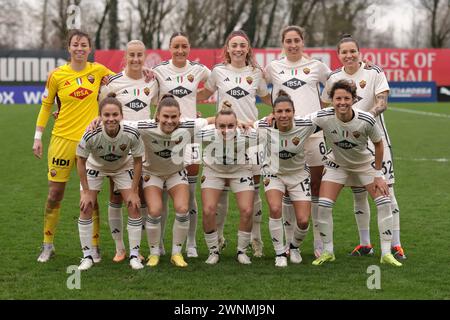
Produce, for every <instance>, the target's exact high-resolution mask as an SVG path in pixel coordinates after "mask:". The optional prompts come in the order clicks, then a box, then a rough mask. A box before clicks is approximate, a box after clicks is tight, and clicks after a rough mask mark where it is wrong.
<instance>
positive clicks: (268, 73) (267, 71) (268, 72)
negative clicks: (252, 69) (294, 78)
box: [264, 63, 273, 83]
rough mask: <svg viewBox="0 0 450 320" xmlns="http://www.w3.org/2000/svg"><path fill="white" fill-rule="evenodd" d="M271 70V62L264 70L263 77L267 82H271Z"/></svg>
mask: <svg viewBox="0 0 450 320" xmlns="http://www.w3.org/2000/svg"><path fill="white" fill-rule="evenodd" d="M272 72H273V67H272V63H269V64H268V65H267V66H266V69H265V70H264V77H265V79H266V82H267V83H272Z"/></svg>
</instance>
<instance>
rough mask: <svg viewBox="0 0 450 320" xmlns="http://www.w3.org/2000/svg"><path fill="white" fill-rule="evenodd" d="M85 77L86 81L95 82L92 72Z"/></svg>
mask: <svg viewBox="0 0 450 320" xmlns="http://www.w3.org/2000/svg"><path fill="white" fill-rule="evenodd" d="M87 79H88V81H89V82H90V83H92V84H93V83H94V82H95V76H94V75H92V74H90V75H88V76H87Z"/></svg>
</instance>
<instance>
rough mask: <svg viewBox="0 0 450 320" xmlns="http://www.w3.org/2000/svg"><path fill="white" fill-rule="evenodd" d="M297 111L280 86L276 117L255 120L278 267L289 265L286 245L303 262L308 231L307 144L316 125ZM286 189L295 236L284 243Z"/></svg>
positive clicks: (275, 111) (275, 106)
mask: <svg viewBox="0 0 450 320" xmlns="http://www.w3.org/2000/svg"><path fill="white" fill-rule="evenodd" d="M294 114H295V108H294V102H293V101H292V100H291V99H290V97H289V96H288V95H287V94H286V93H285V92H284V91H283V90H280V91H279V92H278V98H276V100H275V101H274V103H273V115H274V120H273V122H272V123H271V125H269V124H268V122H267V120H265V119H264V120H260V121H258V122H256V123H255V126H256V127H257V128H258V137H259V138H260V140H261V141H264V142H263V143H264V150H265V151H266V152H265V155H264V157H263V159H264V161H263V169H262V171H263V173H264V180H263V183H264V189H265V191H266V198H267V202H268V204H269V210H270V219H269V230H270V236H271V238H272V243H273V246H274V249H275V254H276V257H275V266H276V267H286V266H287V257H286V251H287V249H289V251H290V260H291V262H292V263H301V262H302V256H301V255H300V250H299V247H300V244H301V243H302V242H303V240H304V239H305V237H306V235H307V233H308V230H309V216H310V214H311V193H310V178H311V176H310V173H309V168H308V166H306V160H305V155H304V144H305V142H306V141H308V140H307V138H308V137H309V136H310V135H311V134H313V133H314V131H315V130H316V126H314V125H313V124H312V122H311V120H309V119H306V118H300V117H294ZM286 192H288V193H289V197H290V199H291V201H292V204H293V207H294V210H295V217H296V220H294V221H296V224H295V226H294V231H293V236H292V237H291V238H287V239H286V244H285V242H284V239H283V238H284V232H283V223H282V220H281V214H282V213H281V210H282V209H281V208H282V199H283V195H284V194H285V193H286Z"/></svg>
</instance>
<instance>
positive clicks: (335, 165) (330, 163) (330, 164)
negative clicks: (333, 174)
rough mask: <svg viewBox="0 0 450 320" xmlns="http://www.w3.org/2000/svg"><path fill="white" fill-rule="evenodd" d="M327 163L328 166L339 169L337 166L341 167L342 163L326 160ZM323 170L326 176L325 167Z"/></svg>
mask: <svg viewBox="0 0 450 320" xmlns="http://www.w3.org/2000/svg"><path fill="white" fill-rule="evenodd" d="M325 165H326V166H327V167H330V168H335V169H337V168H339V167H340V165H338V164H337V163H334V162H333V161H331V160H327V161H325ZM323 171H324V172H323V176H324V175H325V169H324V170H323Z"/></svg>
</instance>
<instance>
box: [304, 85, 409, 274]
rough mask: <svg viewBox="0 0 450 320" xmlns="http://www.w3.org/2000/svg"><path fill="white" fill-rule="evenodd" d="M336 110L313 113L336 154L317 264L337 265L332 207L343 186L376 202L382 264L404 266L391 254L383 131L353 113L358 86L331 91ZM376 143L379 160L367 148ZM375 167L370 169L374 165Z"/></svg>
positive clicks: (331, 159) (324, 190)
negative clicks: (358, 190)
mask: <svg viewBox="0 0 450 320" xmlns="http://www.w3.org/2000/svg"><path fill="white" fill-rule="evenodd" d="M329 94H330V97H331V101H332V104H333V108H326V109H324V110H321V111H318V112H317V113H315V114H313V115H312V122H313V124H315V125H316V126H318V127H319V128H321V129H322V130H323V133H324V135H325V137H326V139H327V141H328V142H329V145H330V148H331V150H332V151H333V152H332V153H330V154H328V156H327V157H328V160H327V163H326V171H325V174H324V176H323V177H322V183H321V185H320V196H319V216H318V220H317V223H318V225H319V231H320V235H321V237H322V241H323V245H324V247H323V252H322V254H321V255H320V257H319V258H317V259H316V260H314V261H313V265H321V264H323V263H325V262H328V261H330V262H331V261H334V260H335V257H334V246H333V217H332V209H333V205H334V203H335V202H336V199H337V197H338V195H339V192H340V191H341V190H342V188H343V187H344V185H346V184H347V183H349V184H351V185H355V184H354V183H356V184H357V185H362V186H364V188H365V189H366V190H367V191H368V192H369V194H370V196H371V197H372V198H373V199H374V201H375V204H376V206H377V211H378V231H379V234H380V242H381V260H380V262H381V263H384V264H389V265H393V266H396V267H401V266H402V264H401V263H400V262H398V261H397V260H396V259H395V258H394V256H393V255H392V254H391V250H390V249H391V247H390V246H391V240H392V231H391V230H392V227H393V222H392V213H391V203H390V200H389V189H388V186H387V184H386V182H385V181H384V173H383V171H382V170H381V169H382V161H383V140H382V132H381V130H380V129H379V128H378V126H377V125H376V121H375V119H374V117H373V116H372V115H371V114H370V113H368V112H364V111H360V110H358V109H356V108H355V109H353V108H352V105H353V102H354V101H355V99H356V97H357V95H356V86H355V84H354V83H352V82H349V81H347V80H339V81H337V82H335V83H334V84H333V86H332V87H331V88H330V91H329ZM369 139H370V140H371V141H372V143H373V144H374V149H375V157H374V155H373V154H372V153H371V152H370V151H369V150H368V149H367V142H368V140H369ZM373 162H374V163H375V166H372V163H373Z"/></svg>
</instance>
